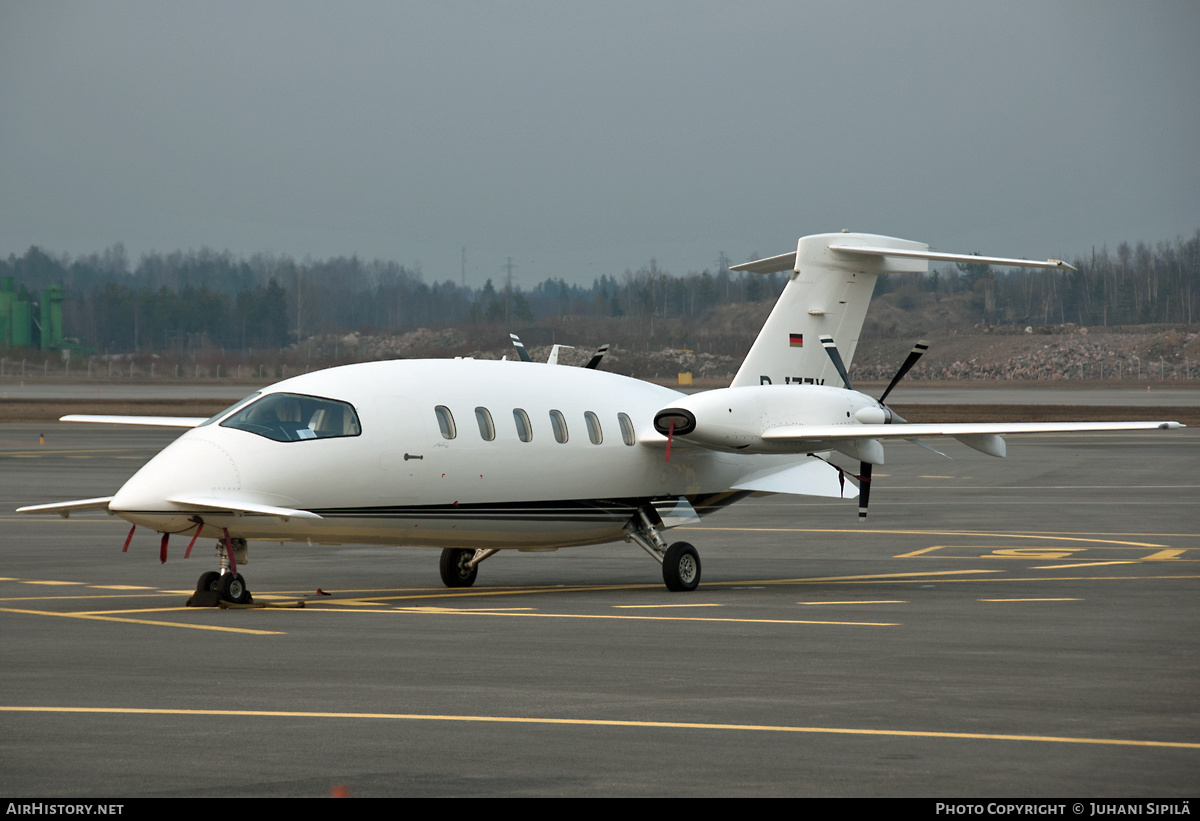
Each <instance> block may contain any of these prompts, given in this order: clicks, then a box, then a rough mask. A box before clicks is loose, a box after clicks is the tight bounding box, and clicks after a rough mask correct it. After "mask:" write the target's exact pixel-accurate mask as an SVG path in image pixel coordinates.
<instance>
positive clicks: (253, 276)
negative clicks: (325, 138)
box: [0, 230, 1200, 355]
mask: <svg viewBox="0 0 1200 821" xmlns="http://www.w3.org/2000/svg"><path fill="white" fill-rule="evenodd" d="M729 264H730V260H729V259H728V258H727V257H726V256H725V255H724V254H721V255H719V256H718V258H717V259H716V260H715V264H714V265H713V266H712V268H711V269H708V270H704V271H701V272H691V273H687V274H684V275H676V274H671V273H668V272H667V271H665V270H663V269H661V268H659V267H658V265H657V263H656V262H655V261H654V260H651V261H650V263H649V264H648V265H646V266H643V267H642V268H639V269H638V270H637V271H632V270H627V271H625V272H624V273H623V274H621V275H619V276H612V275H604V276H601V277H599V278H597V279H594V280H593V281H592V283H591V285H590V286H587V285H580V284H578V283H574V282H568V281H567V276H562V277H557V278H547V279H546V280H544V281H542V282H540V283H538V284H537V285H535V286H534V287H533V288H531V289H529V290H523V289H522V288H521V287H520V286H518V285H511V286H510V285H507V284H505V285H502V286H500V287H497V285H496V284H495V283H493V281H492V280H490V279H489V280H487V282H485V283H484V284H483V285H482V286H480V287H464V286H463V285H462V284H460V283H456V282H455V281H454V280H452V279H447V280H445V281H442V282H432V283H429V282H426V281H425V280H424V277H423V276H422V274H421V271H420V270H416V269H413V268H408V267H406V266H404V265H401V264H399V263H396V262H390V261H383V260H372V261H369V262H368V261H365V260H363V259H360V258H359V257H357V256H351V257H335V258H331V259H327V260H311V259H306V260H304V261H303V262H297V261H295V260H294V259H292V258H291V257H288V256H274V255H268V254H255V255H253V256H251V257H249V258H241V257H235V256H234V255H233V254H231V253H229V252H228V251H224V252H216V251H212V250H209V249H207V248H202V249H201V250H199V251H188V252H182V251H175V252H172V253H169V254H161V253H149V254H145V255H143V256H142V257H141V258H140V259H139V260H138V262H137V263H136V265H135V264H133V263H131V262H130V260H129V258H128V256H127V254H126V252H125V249H124V247H123V246H122V245H121V244H119V243H118V244H117V245H114V246H112V247H110V248H108V249H106V250H104V251H103V252H102V253H93V254H90V255H85V256H80V257H77V258H75V259H71V258H69V257H67V256H55V255H54V254H52V253H49V252H47V251H44V250H43V249H40V248H37V247H32V248H30V249H29V250H28V251H26V252H25V254H23V255H22V256H19V257H18V256H16V255H10V256H9V257H8V259H6V260H3V259H0V276H11V277H13V278H14V279H15V280H16V281H18V282H20V283H23V284H24V285H25V286H26V287H27V288H28V289H30V291H31V292H32V291H34V290H40V289H43V288H45V287H46V286H48V285H50V284H54V283H58V284H61V285H63V286H64V288H65V291H66V297H67V298H66V300H65V302H64V304H63V315H64V317H63V325H64V329H65V335H66V336H67V337H73V338H75V339H77V340H78V343H79V344H80V345H81V346H83V347H86V348H90V349H94V350H95V351H97V352H100V353H126V352H141V353H156V352H169V353H173V354H175V355H184V354H188V353H193V354H194V353H195V352H196V351H197V350H211V349H212V348H220V349H223V350H224V351H228V352H230V353H240V354H242V355H245V354H247V353H248V352H249V351H252V350H253V351H258V352H267V351H272V350H276V351H277V350H279V349H281V348H283V347H285V346H287V345H289V344H290V343H292V342H296V341H298V340H303V339H305V338H307V337H309V336H313V335H318V334H329V333H339V332H349V331H364V332H372V333H379V332H404V331H408V330H412V329H415V328H418V327H427V328H439V327H446V326H460V325H470V324H489V325H494V326H506V327H509V328H516V327H519V326H523V325H529V324H532V323H537V322H544V321H546V320H548V319H553V320H562V319H563V318H565V317H594V318H606V319H610V320H616V321H619V322H620V323H621V324H622V325H626V326H628V325H629V324H630V323H632V324H633V325H636V326H637V327H638V328H639V333H638V334H637V335H636V336H637V338H638V339H640V340H642V341H643V342H645V343H646V344H649V343H650V342H651V341H652V340H656V341H659V342H661V339H658V338H657V337H656V335H655V331H654V327H655V323H656V322H658V326H659V328H667V327H670V328H671V329H672V330H671V334H673V335H672V336H671V338H670V344H675V345H677V346H680V347H685V346H687V344H688V340H689V339H690V338H692V337H694V336H696V335H697V334H698V333H699V331H690V332H689V331H687V330H686V328H688V327H699V326H698V325H697V323H695V322H694V320H700V319H702V318H704V317H705V316H706V315H708V314H709V313H710V312H711V311H712V310H713V309H714V308H717V307H719V306H727V305H731V304H737V303H760V302H763V301H766V300H774V299H775V298H776V297H777V296H778V295H779V293H780V292H781V291H782V289H783V286H784V285H785V284H786V281H787V277H786V275H785V274H772V275H767V276H763V275H757V274H744V273H743V274H737V273H732V272H730V270H729ZM1072 264H1073V265H1074V266H1075V267H1076V268H1077V269H1078V270H1077V271H1073V272H1072V271H1066V272H1063V271H1053V270H1041V269H1003V270H1001V269H991V268H989V267H988V266H985V265H963V266H959V267H957V268H956V267H949V268H941V269H934V270H933V271H931V272H930V273H929V274H925V275H916V274H914V275H896V276H890V277H881V278H880V280H879V282H878V284H877V286H876V293H877V294H883V293H888V292H895V293H896V296H895V297H894V299H895V300H896V301H897V302H898V304H899V305H900V306H901V307H904V306H905V303H906V300H913V301H914V302H915V301H916V300H917V299H918V298H919V295H921V294H927V295H928V294H932V295H933V296H934V298H935V299H940V298H941V297H943V296H947V295H953V294H965V295H967V298H968V299H970V300H971V301H972V302H973V304H974V306H975V307H976V308H977V310H978V311H979V312H980V313H981V314H982V316H983V318H984V321H986V322H988V323H993V324H1038V325H1045V324H1057V323H1064V322H1075V323H1078V324H1081V325H1119V324H1147V323H1181V324H1191V323H1192V322H1194V321H1195V320H1196V319H1197V318H1198V317H1200V230H1197V231H1196V232H1195V233H1194V234H1193V235H1192V236H1191V237H1190V238H1188V239H1186V240H1184V239H1177V240H1175V241H1174V242H1159V243H1158V244H1157V245H1154V246H1153V247H1151V246H1150V245H1148V244H1146V243H1144V242H1138V243H1137V244H1136V245H1133V246H1130V245H1129V244H1128V243H1121V244H1120V245H1118V246H1117V248H1116V250H1115V252H1110V251H1109V250H1108V249H1107V248H1101V249H1100V250H1098V251H1096V252H1095V253H1093V254H1091V255H1089V256H1088V257H1086V258H1084V259H1076V260H1073V261H1072ZM926 298H927V297H926ZM681 323H682V325H681ZM680 327H684V328H685V330H684V331H680V330H679V328H680ZM645 329H648V331H647V330H645ZM659 336H661V334H659Z"/></svg>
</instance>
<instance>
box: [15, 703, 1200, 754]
mask: <svg viewBox="0 0 1200 821" xmlns="http://www.w3.org/2000/svg"><path fill="white" fill-rule="evenodd" d="M0 712H6V713H84V714H102V715H157V716H163V715H167V716H196V717H205V718H210V717H214V716H227V717H239V718H334V719H349V720H374V721H444V722H461V723H476V724H545V725H561V726H568V727H631V728H637V729H671V730H676V729H677V730H724V731H732V732H757V733H809V734H824V735H861V736H893V737H900V738H943V739H960V740H968V741H1025V742H1029V741H1036V742H1043V743H1054V744H1094V745H1104V746H1116V747H1166V748H1176V749H1185V750H1200V743H1196V742H1190V741H1146V740H1137V739H1128V738H1085V737H1079V736H1052V735H1020V734H1016V733H951V732H937V731H932V730H866V729H858V728H850V727H797V726H791V725H786V724H717V723H703V722H697V721H628V720H622V719H601V718H535V717H522V716H484V715H476V716H472V715H439V714H434V713H332V712H301V711H286V710H185V709H168V708H135V707H17V706H3V705H0Z"/></svg>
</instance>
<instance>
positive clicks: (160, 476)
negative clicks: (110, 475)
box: [108, 437, 242, 513]
mask: <svg viewBox="0 0 1200 821" xmlns="http://www.w3.org/2000/svg"><path fill="white" fill-rule="evenodd" d="M241 487H242V481H241V475H240V473H239V472H238V468H237V463H236V462H235V461H234V459H233V457H232V456H230V455H229V453H228V451H226V450H225V449H224V448H223V447H221V446H220V445H218V444H216V443H215V442H212V441H209V440H207V439H202V438H187V437H185V438H183V439H180V440H178V441H176V442H175V443H173V444H172V445H170V446H169V447H167V448H166V449H165V450H163V451H162V453H160V454H158V455H157V456H155V457H154V458H153V459H151V460H150V461H149V462H147V463H146V464H145V465H143V466H142V469H141V470H139V471H138V472H137V473H135V474H134V475H133V476H132V477H131V478H130V479H129V481H128V482H126V483H125V484H124V485H123V486H122V487H121V489H120V490H119V491H117V494H116V496H114V497H113V500H112V502H110V503H109V506H108V507H109V510H111V511H113V512H114V513H122V512H135V511H170V510H175V509H177V508H176V506H174V505H172V504H170V503H169V502H168V501H167V500H168V499H170V498H172V497H173V496H178V495H181V494H190V495H194V494H201V495H207V494H210V493H212V492H214V491H223V490H240V489H241Z"/></svg>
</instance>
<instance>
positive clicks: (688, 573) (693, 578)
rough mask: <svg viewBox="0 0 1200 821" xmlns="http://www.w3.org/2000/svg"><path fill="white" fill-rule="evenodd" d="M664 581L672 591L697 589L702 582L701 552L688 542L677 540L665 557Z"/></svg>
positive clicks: (668, 549)
mask: <svg viewBox="0 0 1200 821" xmlns="http://www.w3.org/2000/svg"><path fill="white" fill-rule="evenodd" d="M663 582H665V583H666V585H667V589H668V590H672V591H682V590H695V589H696V586H697V585H698V584H700V554H699V553H697V552H696V548H694V547H692V546H691V545H690V544H688V543H687V542H676V543H675V544H673V545H671V546H670V547H668V548H667V555H666V556H664V557H663Z"/></svg>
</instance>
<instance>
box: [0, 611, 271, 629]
mask: <svg viewBox="0 0 1200 821" xmlns="http://www.w3.org/2000/svg"><path fill="white" fill-rule="evenodd" d="M0 612H4V613H20V614H22V615H26V616H58V617H60V618H64V619H84V620H92V621H115V622H122V623H124V624H146V625H150V626H152V627H182V628H185V629H188V630H216V631H218V632H222V633H246V634H248V635H252V636H282V635H284V633H283V632H282V631H279V630H250V629H248V628H245V627H217V626H215V625H210V624H181V623H180V622H175V621H151V620H149V619H123V618H120V617H117V616H101V615H95V614H90V613H54V612H52V611H49V610H18V609H16V608H14V607H0Z"/></svg>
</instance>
